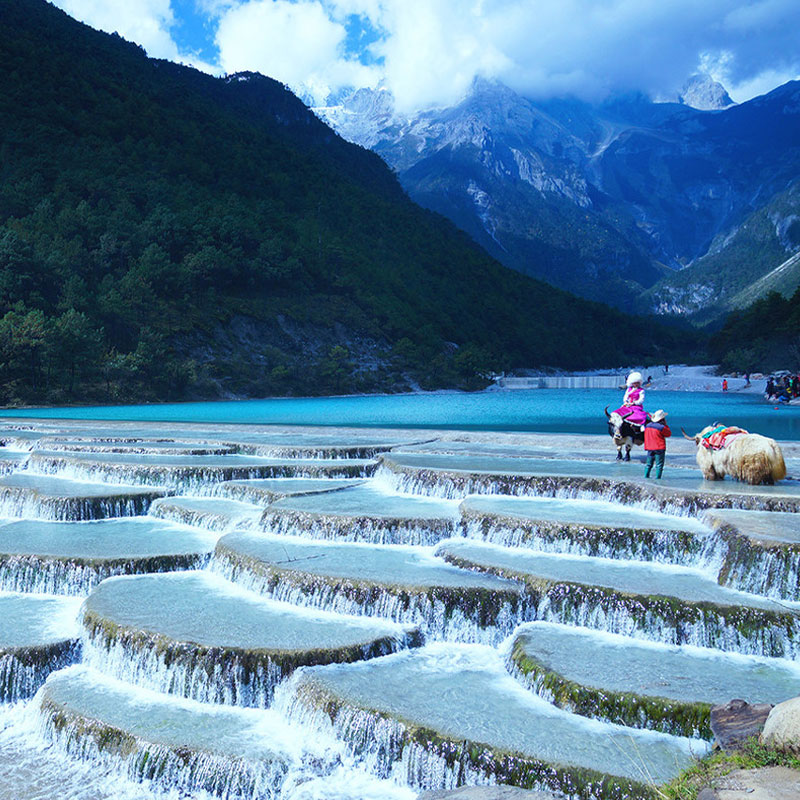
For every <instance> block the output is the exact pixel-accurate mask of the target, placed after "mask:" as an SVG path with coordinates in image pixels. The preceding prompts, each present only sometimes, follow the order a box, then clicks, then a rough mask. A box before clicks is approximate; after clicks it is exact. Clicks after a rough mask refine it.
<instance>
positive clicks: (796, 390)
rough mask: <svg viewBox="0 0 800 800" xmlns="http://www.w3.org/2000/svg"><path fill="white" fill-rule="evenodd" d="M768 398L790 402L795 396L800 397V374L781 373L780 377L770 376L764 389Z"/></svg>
mask: <svg viewBox="0 0 800 800" xmlns="http://www.w3.org/2000/svg"><path fill="white" fill-rule="evenodd" d="M764 394H765V395H766V397H767V400H777V401H778V402H781V403H788V402H789V401H790V400H794V399H795V397H800V375H781V376H780V377H779V378H773V377H772V376H770V377H769V378H767V385H766V388H765V389H764Z"/></svg>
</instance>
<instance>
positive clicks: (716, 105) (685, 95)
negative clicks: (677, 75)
mask: <svg viewBox="0 0 800 800" xmlns="http://www.w3.org/2000/svg"><path fill="white" fill-rule="evenodd" d="M678 102H680V103H682V104H683V105H685V106H691V108H696V109H697V110H698V111H720V110H721V109H723V108H728V107H729V106H732V105H735V103H734V102H733V100H732V99H731V96H730V95H729V94H728V92H727V90H726V89H725V87H724V86H723V85H722V84H721V83H720V82H719V81H716V80H714V78H712V77H711V75H709V74H708V73H707V72H696V73H695V74H694V75H692V76H690V77H689V79H688V80H687V81H686V83H685V84H684V85H683V89H681V93H680V95H679V96H678Z"/></svg>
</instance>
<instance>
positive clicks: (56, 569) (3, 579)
mask: <svg viewBox="0 0 800 800" xmlns="http://www.w3.org/2000/svg"><path fill="white" fill-rule="evenodd" d="M209 559H210V555H208V554H194V553H188V554H176V555H166V556H149V557H146V558H127V559H115V560H110V561H104V562H99V563H98V562H96V561H91V560H89V561H79V560H73V559H66V558H58V559H56V558H46V557H41V556H28V555H24V556H23V555H20V556H16V555H15V556H7V557H5V558H2V559H0V590H3V591H11V592H30V593H35V594H65V595H72V596H76V597H81V596H84V595H87V594H88V593H89V592H90V591H91V590H92V589H94V587H95V586H97V584H99V583H100V582H101V581H104V580H105V579H106V578H111V577H113V576H115V575H139V574H143V573H149V572H172V571H175V570H192V569H203V568H204V567H205V566H206V565H207V564H208V562H209Z"/></svg>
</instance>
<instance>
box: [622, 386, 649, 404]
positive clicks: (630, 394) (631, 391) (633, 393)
mask: <svg viewBox="0 0 800 800" xmlns="http://www.w3.org/2000/svg"><path fill="white" fill-rule="evenodd" d="M622 405H624V406H643V405H644V389H642V387H641V386H629V387H628V388H627V389H626V390H625V397H623V398H622Z"/></svg>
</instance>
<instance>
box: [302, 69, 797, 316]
mask: <svg viewBox="0 0 800 800" xmlns="http://www.w3.org/2000/svg"><path fill="white" fill-rule="evenodd" d="M799 98H800V84H798V83H796V82H795V83H789V84H786V85H785V86H783V87H780V88H779V89H777V90H775V91H774V92H772V93H770V94H769V95H765V96H764V97H761V98H756V99H755V100H752V101H750V102H748V103H744V104H741V105H739V106H737V105H731V102H732V101H731V100H730V97H729V96H728V94H727V92H726V91H725V90H724V88H723V87H722V86H721V85H720V84H718V83H716V82H715V81H713V79H711V78H710V77H709V76H707V75H697V76H692V78H691V79H690V80H689V81H688V82H687V84H686V87H685V88H684V90H683V92H682V94H681V97H680V102H673V103H670V102H666V103H663V102H661V103H656V102H653V101H651V100H650V99H649V98H646V97H644V96H641V95H628V96H622V97H616V98H613V99H612V100H609V101H607V102H605V103H604V104H602V105H591V104H588V103H585V102H582V101H579V100H576V99H572V98H565V99H555V100H548V101H533V100H530V99H528V98H525V97H522V96H520V95H519V94H517V93H515V92H514V91H512V90H511V89H509V88H508V87H507V86H504V85H503V84H501V83H498V82H496V81H488V80H484V79H476V80H475V82H474V83H473V86H472V88H471V90H470V92H469V93H468V95H467V96H466V97H465V98H464V99H463V100H462V101H461V102H460V103H458V104H457V105H455V106H452V107H449V108H440V109H431V110H427V111H423V112H419V113H416V114H413V115H410V116H405V115H402V114H398V113H397V112H396V111H395V109H394V104H393V100H392V96H391V93H390V92H389V91H388V90H386V89H385V88H379V89H377V90H369V89H361V90H359V91H357V92H353V93H350V94H346V93H345V94H344V95H343V96H341V97H339V98H336V102H333V103H329V104H328V105H326V106H325V107H323V108H318V109H316V112H317V114H318V115H319V116H321V117H322V118H323V119H325V120H326V121H327V122H328V123H329V124H330V125H331V126H332V127H334V128H335V129H336V130H337V131H338V132H339V133H340V134H341V135H342V136H344V137H345V138H347V139H349V140H350V141H353V142H356V143H358V144H361V145H362V146H364V147H369V148H371V149H373V150H375V151H376V152H377V153H379V154H380V155H381V156H382V157H383V158H384V159H385V160H386V161H387V162H388V163H389V164H390V165H391V166H392V167H393V168H394V169H395V170H396V172H397V174H398V176H399V178H400V181H401V183H402V184H403V186H404V187H405V189H406V191H408V193H409V194H410V195H411V196H412V198H414V199H415V200H417V201H418V202H419V203H421V204H422V205H424V206H426V207H428V208H431V209H433V210H435V211H438V212H439V213H442V214H444V215H445V216H447V217H449V218H450V219H451V220H453V221H454V222H455V223H456V224H457V225H459V226H460V227H461V228H463V229H464V230H466V231H467V232H468V233H470V234H471V235H472V237H473V238H474V239H475V240H476V241H478V242H479V243H480V244H481V245H483V246H484V247H486V248H487V249H488V250H489V251H490V252H491V253H492V254H493V255H494V256H495V257H496V258H498V259H499V260H500V261H502V262H503V263H505V264H506V265H507V266H509V267H512V268H514V269H517V270H520V271H522V272H526V273H530V274H533V275H535V276H537V277H542V278H544V279H546V280H548V281H550V282H551V283H553V284H556V285H558V286H561V287H564V288H567V289H570V290H571V291H575V292H577V293H579V294H582V295H583V296H586V297H590V298H594V299H601V300H604V301H606V302H612V303H615V304H616V305H619V306H621V307H623V308H630V307H632V306H635V305H637V304H638V303H639V298H640V296H641V295H642V294H643V293H644V291H645V289H648V288H649V287H651V286H653V285H654V284H656V283H657V282H659V281H660V280H662V279H663V280H665V281H667V282H669V280H670V278H669V275H670V274H671V273H673V272H674V271H678V270H681V269H683V268H684V267H686V266H687V265H689V264H692V263H694V262H695V261H697V260H698V259H700V258H702V257H703V256H705V255H706V254H707V253H708V252H709V249H710V248H711V246H712V243H713V242H715V241H716V242H718V241H720V240H721V239H723V238H724V237H725V235H726V234H728V233H731V232H732V231H735V229H736V228H737V226H739V225H741V224H742V222H743V221H744V220H745V219H746V218H747V217H748V216H749V215H750V214H752V213H754V212H755V211H757V210H758V209H759V208H761V207H762V206H764V205H765V204H766V203H768V202H769V200H770V198H772V197H773V196H774V195H776V193H778V192H780V191H783V190H785V189H786V187H787V186H788V185H789V184H790V183H791V182H792V180H794V179H795V178H797V177H800V115H798V114H796V113H795V111H794V109H795V108H796V107H797V106H798V105H800V99H799ZM701 106H702V108H700V107H701ZM704 109H705V110H704ZM711 109H713V110H711ZM776 266H777V264H771V263H770V264H765V265H764V271H765V272H766V271H769V269H773V268H774V267H776ZM659 285H660V284H659ZM650 294H651V293H650ZM714 300H715V297H714V294H713V293H710V295H709V297H708V298H707V299H706V301H705V302H707V303H709V304H713V303H714ZM646 309H661V310H663V304H661V305H659V304H658V303H651V302H650V300H647V306H646Z"/></svg>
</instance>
